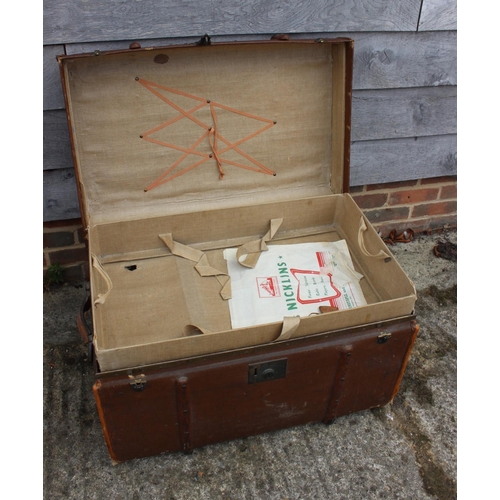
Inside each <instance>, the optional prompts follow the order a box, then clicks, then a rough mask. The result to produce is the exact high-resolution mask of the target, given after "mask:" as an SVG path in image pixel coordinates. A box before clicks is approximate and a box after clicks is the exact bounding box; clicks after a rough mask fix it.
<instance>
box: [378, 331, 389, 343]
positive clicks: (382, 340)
mask: <svg viewBox="0 0 500 500" xmlns="http://www.w3.org/2000/svg"><path fill="white" fill-rule="evenodd" d="M391 337H392V333H389V332H382V333H381V334H380V335H379V336H378V337H377V344H385V343H386V342H387V341H388V340H389V339H390V338H391Z"/></svg>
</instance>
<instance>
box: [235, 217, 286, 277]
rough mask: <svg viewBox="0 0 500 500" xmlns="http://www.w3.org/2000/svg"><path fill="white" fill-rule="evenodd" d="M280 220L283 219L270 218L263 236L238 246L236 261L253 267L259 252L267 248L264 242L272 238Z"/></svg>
mask: <svg viewBox="0 0 500 500" xmlns="http://www.w3.org/2000/svg"><path fill="white" fill-rule="evenodd" d="M282 222H283V219H271V222H270V228H269V231H268V232H267V233H266V235H265V236H264V237H263V238H260V239H258V240H254V241H250V242H249V243H245V244H244V245H242V246H241V247H239V248H238V250H237V252H236V259H237V261H238V263H239V264H241V265H242V266H245V267H250V268H254V267H255V266H256V265H257V262H258V260H259V257H260V254H261V253H262V252H265V251H266V250H267V249H268V247H267V245H266V242H268V241H270V240H272V239H273V238H274V235H275V234H276V232H277V231H278V229H279V227H280V226H281V223H282Z"/></svg>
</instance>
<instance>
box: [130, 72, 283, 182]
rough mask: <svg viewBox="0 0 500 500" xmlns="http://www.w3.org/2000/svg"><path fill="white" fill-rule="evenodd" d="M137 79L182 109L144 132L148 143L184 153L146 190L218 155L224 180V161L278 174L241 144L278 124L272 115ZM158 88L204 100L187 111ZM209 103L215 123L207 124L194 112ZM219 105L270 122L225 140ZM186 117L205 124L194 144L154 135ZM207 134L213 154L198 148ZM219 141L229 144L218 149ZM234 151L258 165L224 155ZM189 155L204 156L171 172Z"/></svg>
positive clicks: (245, 115) (220, 173) (178, 108)
mask: <svg viewBox="0 0 500 500" xmlns="http://www.w3.org/2000/svg"><path fill="white" fill-rule="evenodd" d="M137 81H138V82H139V83H140V84H141V85H143V86H144V87H145V88H146V89H148V90H149V91H150V92H151V93H153V94H154V95H155V96H156V97H158V98H159V99H161V100H162V101H163V102H165V103H166V104H168V105H169V106H171V107H172V108H173V109H175V110H176V111H178V112H179V115H178V116H176V117H174V118H172V119H170V120H168V121H166V122H165V123H163V124H161V125H158V126H157V127H155V128H153V129H151V130H148V131H147V132H145V133H143V134H142V135H141V138H142V139H144V140H146V141H148V142H151V143H153V144H158V145H160V146H164V147H168V148H171V149H174V150H177V151H181V152H183V153H184V154H183V155H182V156H181V157H180V158H179V159H178V160H177V161H176V162H175V163H173V164H172V165H171V166H170V167H169V168H168V169H167V170H166V171H165V172H163V173H162V174H161V175H160V176H159V177H158V178H157V179H156V180H155V181H153V182H152V183H151V184H150V185H149V186H148V187H147V188H146V189H145V191H151V189H154V188H156V187H158V186H160V185H162V184H165V183H166V182H170V181H172V180H174V179H175V178H177V177H179V176H181V175H183V174H185V173H186V172H189V171H190V170H193V169H194V168H196V167H198V166H200V165H202V164H203V163H205V162H206V161H208V160H209V159H211V158H214V159H215V161H216V163H217V167H218V169H219V178H220V179H222V178H223V177H224V175H225V172H224V170H223V168H222V165H223V164H227V165H232V166H235V167H238V168H242V169H245V170H250V171H253V172H258V173H263V174H267V175H275V173H274V172H273V171H272V170H270V169H269V168H267V167H266V166H264V165H263V164H262V163H260V162H259V161H257V160H256V159H255V158H252V157H251V156H250V155H248V154H246V153H245V152H244V151H242V150H241V149H239V148H238V146H239V145H240V144H243V143H244V142H246V141H249V140H250V139H253V138H254V137H256V136H257V135H259V134H261V133H262V132H265V131H266V130H268V129H269V128H271V127H272V126H273V125H275V123H276V122H274V121H273V120H270V119H268V118H262V117H260V116H256V115H252V114H250V113H246V112H244V111H240V110H238V109H235V108H231V107H229V106H225V105H224V104H220V103H216V102H213V101H208V100H206V99H204V98H202V97H198V96H194V95H192V94H188V93H186V92H182V91H180V90H175V89H172V88H169V87H165V86H163V85H159V84H157V83H153V82H150V81H147V80H142V79H139V78H138V79H137ZM157 89H161V90H165V91H167V92H171V93H173V94H177V95H180V96H183V97H187V98H189V99H194V100H197V101H200V102H201V104H198V105H197V106H195V107H193V108H191V109H189V110H188V111H185V110H184V109H182V108H181V107H180V106H178V105H176V104H175V103H174V102H172V101H171V100H170V99H168V98H167V97H166V96H164V95H163V94H161V93H160V92H158V90H157ZM207 105H210V112H211V115H212V121H213V125H212V126H209V125H207V124H206V123H204V122H202V121H201V120H199V119H198V118H196V117H195V116H194V113H196V112H197V111H199V110H200V109H202V108H204V107H205V106H207ZM216 108H220V109H223V110H226V111H230V112H231V113H235V114H238V115H241V116H244V117H246V118H250V119H254V120H258V121H261V122H264V123H266V125H265V126H264V127H262V128H260V129H259V130H257V131H255V132H253V133H251V134H249V135H247V136H245V137H243V138H242V139H239V140H238V141H235V142H230V141H228V140H227V139H225V138H224V137H223V136H222V135H221V134H220V133H219V131H218V123H217V115H216V111H215V109H216ZM183 118H187V119H189V120H191V121H192V122H194V123H195V124H196V125H198V126H199V127H201V128H202V129H203V130H204V133H203V134H202V135H201V137H200V138H199V139H198V140H197V141H196V142H195V143H194V144H193V145H192V146H191V147H188V148H184V147H182V146H179V145H176V144H172V143H169V142H166V141H161V140H158V139H154V138H153V137H151V135H152V134H154V133H156V132H158V131H160V130H163V129H165V128H166V127H168V126H170V125H173V124H174V123H176V122H178V121H179V120H182V119H183ZM207 136H208V138H209V144H210V147H211V150H212V153H211V154H206V153H202V152H200V151H197V150H196V148H197V147H198V146H199V145H200V144H201V143H202V141H203V140H204V139H205V138H206V137H207ZM218 141H220V142H222V143H224V144H225V147H223V148H222V149H219V148H218ZM230 150H232V151H235V152H236V153H238V154H239V155H240V156H242V157H243V158H245V159H246V160H248V161H249V162H250V163H251V164H253V165H254V166H252V165H245V164H243V163H239V162H235V161H231V160H227V159H225V158H222V157H221V155H222V154H224V153H226V152H227V151H230ZM189 155H195V156H199V157H200V158H201V159H200V160H198V161H197V162H195V163H193V164H191V165H189V166H187V167H185V168H183V169H181V170H179V171H178V172H176V173H174V174H172V175H169V174H171V173H172V171H173V170H174V169H175V168H176V167H177V166H178V165H180V164H181V163H182V162H183V161H184V160H185V159H186V158H187V157H188V156H189Z"/></svg>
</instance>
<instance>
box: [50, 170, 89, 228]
mask: <svg viewBox="0 0 500 500" xmlns="http://www.w3.org/2000/svg"><path fill="white" fill-rule="evenodd" d="M79 217H80V207H79V203H78V194H77V190H76V181H75V171H74V170H73V169H72V168H66V169H61V170H45V171H44V172H43V220H44V222H48V221H52V220H67V219H77V218H79Z"/></svg>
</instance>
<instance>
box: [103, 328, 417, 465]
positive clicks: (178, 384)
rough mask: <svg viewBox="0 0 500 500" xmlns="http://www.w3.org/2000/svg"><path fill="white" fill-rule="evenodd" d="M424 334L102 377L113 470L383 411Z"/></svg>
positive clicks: (326, 337)
mask: <svg viewBox="0 0 500 500" xmlns="http://www.w3.org/2000/svg"><path fill="white" fill-rule="evenodd" d="M417 333H418V325H417V324H416V322H415V320H414V319H413V318H404V319H401V320H396V321H390V322H385V323H383V324H378V325H369V326H365V327H360V328H354V329H348V330H345V331H338V332H331V333H326V334H321V335H316V336H313V337H312V338H311V337H310V338H307V339H295V340H291V341H288V342H283V343H281V344H280V345H275V346H262V347H258V348H254V349H244V350H240V351H235V352H229V353H220V354H215V355H210V356H206V357H203V358H200V359H187V360H182V361H177V362H171V363H168V364H165V365H162V366H149V367H146V368H144V369H141V370H129V371H128V372H127V371H126V372H120V373H113V374H97V380H96V383H95V385H94V395H95V398H96V401H97V405H98V409H99V416H100V419H101V422H102V425H103V429H104V435H105V438H106V443H107V445H108V449H109V452H110V455H111V457H112V458H113V460H115V461H117V462H120V461H124V460H130V459H132V458H139V457H146V456H149V455H156V454H159V453H162V452H172V451H184V452H189V451H191V450H192V449H193V448H196V447H200V446H205V445H208V444H212V443H217V442H220V441H227V440H231V439H236V438H242V437H247V436H251V435H255V434H260V433H263V432H269V431H274V430H278V429H282V428H286V427H292V426H297V425H302V424H306V423H311V422H324V423H326V424H328V423H331V422H332V421H333V420H334V419H335V418H336V417H339V416H342V415H346V414H348V413H353V412H357V411H360V410H365V409H368V408H373V407H378V406H383V405H386V404H388V403H389V402H391V401H392V399H393V398H394V396H395V395H396V393H397V391H398V388H399V384H400V381H401V378H402V376H403V373H404V370H405V367H406V363H407V360H408V356H409V354H410V351H411V348H412V346H413V343H414V341H415V338H416V336H417Z"/></svg>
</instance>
